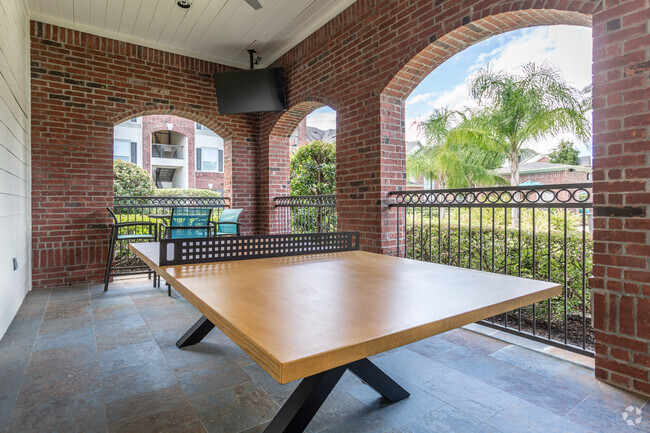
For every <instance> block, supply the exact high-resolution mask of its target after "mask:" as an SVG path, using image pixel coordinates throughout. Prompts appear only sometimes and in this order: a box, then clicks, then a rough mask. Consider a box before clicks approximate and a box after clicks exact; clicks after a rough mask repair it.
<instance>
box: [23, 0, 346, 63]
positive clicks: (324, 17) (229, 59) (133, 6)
mask: <svg viewBox="0 0 650 433" xmlns="http://www.w3.org/2000/svg"><path fill="white" fill-rule="evenodd" d="M190 1H191V2H192V7H191V8H189V9H182V8H180V7H178V6H177V5H176V0H27V4H28V5H29V11H30V19H32V20H35V21H42V22H46V23H50V24H56V25H60V26H62V27H67V28H71V29H75V30H80V31H84V32H88V33H92V34H96V35H100V36H106V37H109V38H113V39H118V40H121V41H126V42H131V43H135V44H139V45H144V46H147V47H152V48H158V49H161V50H165V51H170V52H173V53H178V54H184V55H188V56H192V57H196V58H200V59H205V60H210V61H213V62H217V63H222V64H225V65H230V66H235V67H239V68H248V52H247V51H246V50H247V49H249V48H254V49H256V50H257V55H259V56H261V57H262V61H261V62H260V64H259V65H258V66H259V67H265V66H267V65H269V64H271V63H272V62H274V61H275V60H277V59H278V58H279V57H280V56H282V54H284V53H286V52H287V51H288V50H289V49H291V48H292V47H294V46H295V45H297V44H298V43H300V42H301V41H302V40H304V39H305V38H306V37H307V36H309V35H310V34H312V33H313V32H314V31H315V30H317V29H318V28H320V27H321V26H323V25H324V24H325V23H327V22H328V21H329V20H331V19H332V18H334V17H335V16H336V15H338V14H339V13H340V12H342V11H343V10H345V9H346V8H347V7H348V6H350V5H351V4H353V3H354V1H355V0H260V3H261V4H262V9H259V10H254V9H253V8H252V7H251V6H249V5H248V4H247V3H246V2H245V1H244V0H193V1H192V0H190Z"/></svg>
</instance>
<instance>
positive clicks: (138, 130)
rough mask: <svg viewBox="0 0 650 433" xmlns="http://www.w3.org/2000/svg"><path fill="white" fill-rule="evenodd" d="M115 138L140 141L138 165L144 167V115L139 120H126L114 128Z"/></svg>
mask: <svg viewBox="0 0 650 433" xmlns="http://www.w3.org/2000/svg"><path fill="white" fill-rule="evenodd" d="M113 139H114V140H129V141H131V142H136V143H138V165H139V166H140V167H142V117H138V121H137V123H136V122H130V121H126V122H123V123H120V124H119V125H115V128H113Z"/></svg>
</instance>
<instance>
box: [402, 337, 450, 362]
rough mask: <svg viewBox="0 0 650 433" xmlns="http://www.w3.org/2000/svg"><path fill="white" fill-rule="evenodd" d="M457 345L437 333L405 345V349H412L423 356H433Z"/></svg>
mask: <svg viewBox="0 0 650 433" xmlns="http://www.w3.org/2000/svg"><path fill="white" fill-rule="evenodd" d="M455 347H456V344H454V343H452V342H450V341H449V340H445V339H444V338H442V337H441V336H439V335H436V336H434V337H431V338H427V339H425V340H420V341H416V342H415V343H411V344H409V345H407V346H404V348H405V349H408V350H411V351H413V352H415V353H419V354H420V355H422V356H426V357H428V358H432V357H435V356H438V355H440V354H441V353H443V352H446V351H448V350H451V349H453V348H455Z"/></svg>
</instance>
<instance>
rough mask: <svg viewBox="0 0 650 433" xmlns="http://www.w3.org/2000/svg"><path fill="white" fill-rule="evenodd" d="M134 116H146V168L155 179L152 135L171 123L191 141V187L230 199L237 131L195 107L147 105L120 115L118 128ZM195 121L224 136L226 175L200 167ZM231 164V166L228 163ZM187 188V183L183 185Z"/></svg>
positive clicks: (188, 154)
mask: <svg viewBox="0 0 650 433" xmlns="http://www.w3.org/2000/svg"><path fill="white" fill-rule="evenodd" d="M134 117H142V118H143V123H142V150H141V152H142V167H143V168H144V169H145V170H146V171H147V172H149V174H150V175H151V176H152V177H155V176H154V172H153V169H152V165H151V164H152V153H151V144H152V140H151V134H152V133H153V132H156V131H163V130H167V124H168V123H172V124H174V127H173V129H172V130H173V132H177V133H180V134H182V135H184V136H185V137H186V138H187V150H186V155H185V157H186V158H187V165H186V167H185V170H186V173H185V174H184V175H183V176H184V177H187V182H186V185H187V188H197V189H206V188H211V189H217V190H220V191H222V193H223V194H224V196H227V197H229V196H230V194H231V189H230V187H231V185H232V178H231V173H232V164H230V163H229V162H230V161H231V159H232V137H233V132H232V130H231V129H230V128H228V127H227V126H226V125H224V124H223V123H222V122H220V121H219V119H218V118H215V117H213V116H210V115H206V114H204V113H202V112H199V111H196V110H192V109H191V108H182V109H176V108H174V107H173V106H166V105H161V106H153V107H152V106H147V107H139V108H135V109H133V110H129V111H128V112H124V113H120V114H118V115H116V116H115V117H114V118H113V119H112V120H113V123H114V125H118V124H120V123H122V122H125V121H127V120H130V119H133V118H134ZM194 122H197V123H200V124H201V125H203V126H205V127H206V128H208V129H210V130H211V131H212V132H214V133H215V134H217V135H218V136H219V137H221V138H222V139H223V141H224V143H223V171H222V172H203V171H201V170H200V168H199V167H197V153H196V152H197V151H196V145H197V143H196V141H195V138H196V129H195V126H194ZM227 162H228V163H227ZM183 184H184V185H185V183H183Z"/></svg>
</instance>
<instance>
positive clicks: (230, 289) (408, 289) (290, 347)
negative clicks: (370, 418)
mask: <svg viewBox="0 0 650 433" xmlns="http://www.w3.org/2000/svg"><path fill="white" fill-rule="evenodd" d="M129 247H130V248H131V250H132V251H133V252H135V253H136V254H137V255H138V256H139V257H140V258H141V259H142V260H144V261H145V262H146V263H147V264H148V265H149V266H151V268H152V269H153V270H155V271H156V272H157V273H159V274H160V275H161V276H162V277H163V278H164V279H165V280H166V281H167V282H168V283H170V284H171V285H172V286H173V287H174V288H175V289H176V290H177V291H178V292H179V293H180V294H181V295H183V296H184V297H185V298H186V299H187V300H188V301H189V302H190V303H192V305H194V306H195V307H196V308H197V309H198V310H199V311H200V312H201V313H202V314H203V317H202V318H201V319H200V320H199V321H198V322H197V323H196V324H195V325H194V326H193V327H192V328H191V329H190V330H189V331H188V332H187V333H186V334H185V335H184V336H183V337H182V338H181V339H180V340H179V341H178V342H177V346H178V347H180V348H182V347H186V346H189V345H192V344H196V343H198V342H200V341H201V339H202V338H203V337H205V335H207V333H208V332H209V331H210V330H211V329H212V328H213V327H214V326H215V325H216V326H217V327H219V329H221V330H222V331H223V332H224V333H225V334H226V335H227V336H228V337H230V339H232V341H234V342H235V343H236V344H237V345H238V346H239V347H240V348H241V349H242V350H244V352H246V353H247V354H248V355H249V356H250V357H251V358H252V359H253V360H254V361H255V362H257V363H258V364H259V365H260V366H261V367H262V368H264V370H266V372H267V373H268V374H269V375H271V376H272V377H273V378H274V379H275V380H276V381H278V382H279V383H282V384H285V383H288V382H291V381H294V380H297V379H303V378H304V380H302V382H301V383H300V385H299V386H298V387H297V388H296V390H295V391H294V393H293V394H292V395H291V397H290V398H289V399H288V400H287V402H286V403H285V404H284V406H283V407H282V408H281V409H280V411H279V412H278V414H277V415H276V417H275V418H274V419H273V420H272V421H271V423H270V424H269V426H268V427H267V429H266V432H290V431H291V432H293V431H298V432H299V431H303V430H304V429H305V428H306V427H307V425H308V424H309V422H310V421H311V419H312V418H313V416H314V415H315V414H316V412H317V411H318V409H319V408H320V406H321V404H322V403H323V402H324V401H325V399H326V398H327V396H328V395H329V393H330V392H331V391H332V389H333V388H334V386H335V385H336V383H337V382H338V380H339V379H340V378H341V376H342V375H343V373H344V372H345V371H346V370H347V369H349V370H350V371H352V372H353V373H354V374H355V375H357V376H358V377H359V378H361V379H362V380H363V381H364V382H366V383H367V384H368V385H370V386H371V387H372V388H374V389H375V390H376V391H377V392H379V393H380V394H381V395H382V396H383V397H385V398H386V399H387V400H388V401H390V402H396V401H399V400H401V399H404V398H406V397H408V396H409V393H408V392H407V391H406V390H405V389H404V388H402V387H401V386H400V385H399V384H397V383H396V382H395V381H394V380H393V379H391V378H390V377H389V376H388V375H386V374H385V373H384V372H383V371H381V370H380V369H379V368H378V367H377V366H375V365H374V364H373V363H372V362H371V361H370V360H368V359H367V358H368V357H370V356H372V355H375V354H379V353H382V352H385V351H388V350H391V349H394V348H397V347H400V346H403V345H405V344H409V343H412V342H415V341H418V340H421V339H424V338H428V337H431V336H433V335H436V334H440V333H442V332H445V331H448V330H451V329H455V328H458V327H460V326H463V325H466V324H469V323H473V322H476V321H478V320H482V319H485V318H488V317H491V316H494V315H497V314H501V313H504V312H507V311H511V310H514V309H517V308H520V307H524V306H527V305H530V304H532V303H534V302H539V301H542V300H544V299H548V298H549V297H553V296H556V295H558V294H560V292H561V286H560V285H558V284H556V283H551V282H543V281H535V280H530V279H524V278H518V277H512V276H505V275H498V274H493V273H488V272H481V271H475V270H468V269H461V268H457V267H452V266H446V265H440V264H433V263H427V262H421V261H416V260H411V259H405V258H399V257H392V256H387V255H381V254H374V253H369V252H364V251H358V233H356V234H355V233H352V234H350V233H319V234H311V235H269V236H240V237H234V238H227V239H226V238H222V239H219V238H217V239H214V238H213V239H171V240H163V241H161V242H160V244H159V243H139V244H131V245H130V246H129Z"/></svg>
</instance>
